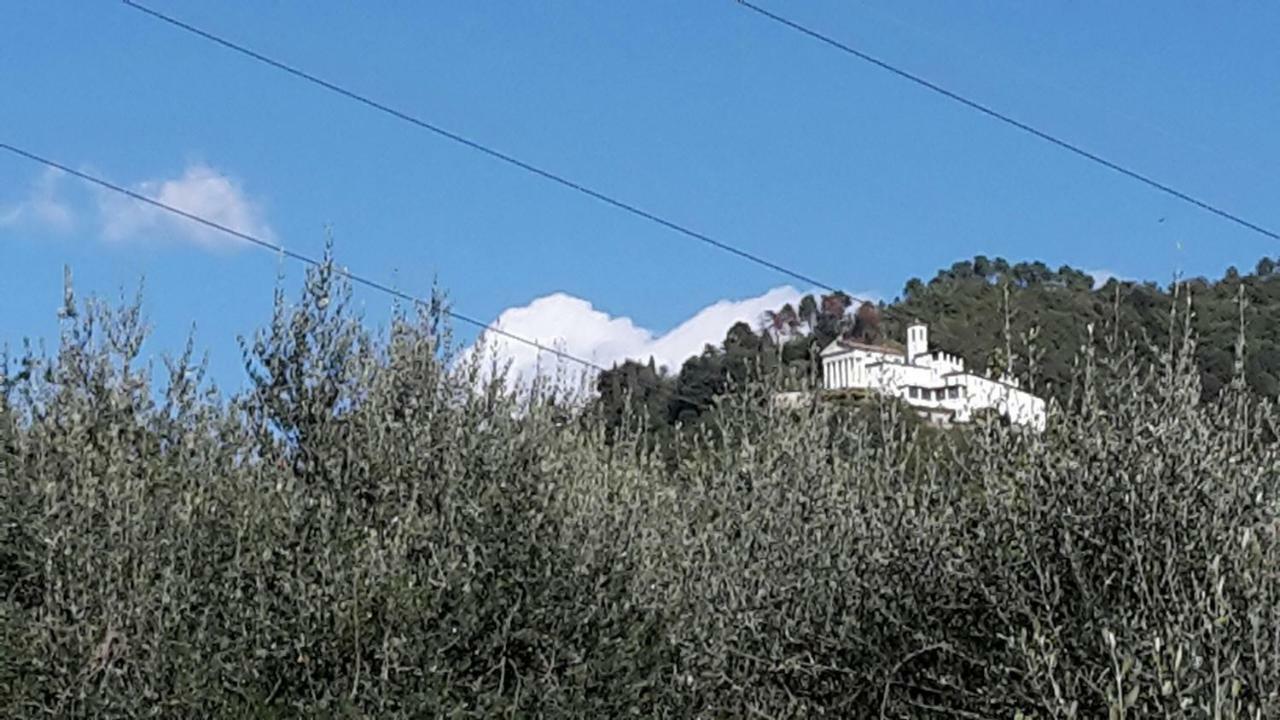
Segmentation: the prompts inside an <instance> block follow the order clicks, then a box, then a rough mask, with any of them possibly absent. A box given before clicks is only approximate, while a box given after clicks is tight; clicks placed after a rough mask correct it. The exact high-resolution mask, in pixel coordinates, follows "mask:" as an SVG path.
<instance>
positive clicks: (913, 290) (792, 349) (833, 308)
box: [598, 256, 1280, 435]
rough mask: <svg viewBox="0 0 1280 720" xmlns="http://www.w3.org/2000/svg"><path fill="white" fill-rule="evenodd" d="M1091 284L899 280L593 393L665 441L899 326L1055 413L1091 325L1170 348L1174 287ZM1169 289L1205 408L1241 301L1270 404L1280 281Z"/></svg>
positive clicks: (1014, 275) (622, 371)
mask: <svg viewBox="0 0 1280 720" xmlns="http://www.w3.org/2000/svg"><path fill="white" fill-rule="evenodd" d="M1094 285H1095V283H1094V279H1093V278H1092V277H1090V276H1089V275H1087V274H1085V273H1084V272H1082V271H1080V270H1076V269H1074V268H1071V267H1068V266H1063V267H1061V268H1059V269H1058V270H1056V271H1055V270H1052V269H1050V268H1049V267H1048V266H1046V265H1045V264H1044V263H1040V262H1023V263H1017V264H1013V265H1011V264H1010V263H1009V262H1007V261H1006V260H1004V259H1003V258H996V259H994V260H992V259H989V258H986V257H983V256H978V257H976V258H974V259H973V260H965V261H961V262H957V263H955V264H954V265H952V266H951V267H950V268H949V269H946V270H942V271H940V272H939V273H938V274H937V275H936V276H935V277H934V278H933V279H932V280H930V281H929V282H927V283H925V282H923V281H921V280H919V279H912V280H909V281H908V282H907V284H906V287H905V288H904V289H903V292H902V295H901V296H900V297H899V298H898V299H896V300H895V301H893V302H891V303H884V304H881V305H879V306H873V305H871V304H867V303H863V304H857V303H855V302H854V301H853V299H852V298H850V297H848V296H847V295H844V294H842V293H833V294H831V295H826V296H822V297H819V298H814V297H813V296H807V297H805V298H804V299H803V300H802V301H801V302H800V304H799V306H798V307H792V306H790V305H788V306H785V307H782V308H778V309H777V310H775V311H773V312H770V313H768V314H767V315H766V317H765V318H763V319H762V323H761V324H760V326H759V327H754V328H753V327H751V326H750V325H748V324H746V323H739V324H737V325H735V326H734V327H733V328H731V329H730V330H729V332H728V334H727V335H726V337H725V340H724V343H723V344H722V345H721V346H720V347H712V346H708V347H707V348H706V349H705V351H704V352H703V353H702V354H701V355H699V356H697V357H694V358H690V359H689V360H688V361H687V362H685V363H684V365H683V366H682V367H681V368H679V369H678V370H677V371H676V372H673V373H670V374H668V373H666V372H663V369H662V368H655V367H653V366H652V364H650V365H649V366H647V367H646V366H645V365H643V364H641V363H636V362H628V363H625V364H623V365H621V366H619V367H617V368H614V369H612V370H611V371H610V372H608V373H605V374H604V375H603V376H602V377H601V378H600V379H599V382H598V389H599V391H600V394H601V397H602V398H603V400H602V402H603V403H604V404H605V405H606V406H608V407H610V408H611V410H612V411H613V412H614V413H615V414H616V413H617V412H619V408H620V406H621V405H622V403H623V398H624V396H628V395H629V394H631V393H635V394H637V395H638V396H639V397H640V398H641V401H642V402H643V403H644V404H645V406H646V407H647V408H648V410H649V412H650V417H651V418H652V421H651V422H652V429H653V431H655V432H657V433H659V434H662V435H669V434H670V431H671V429H672V428H673V427H674V426H675V425H676V424H677V423H682V424H685V425H688V424H690V423H691V422H693V421H694V420H696V419H697V418H698V417H700V416H701V415H702V414H703V413H704V412H705V411H706V410H708V409H709V408H711V407H713V405H714V399H715V398H716V397H718V396H720V395H724V394H726V393H729V392H731V391H732V388H734V387H741V386H743V385H745V384H746V383H747V382H749V380H750V379H751V378H753V377H759V376H761V375H771V374H776V372H777V371H778V370H779V369H782V370H785V371H786V373H787V375H789V376H790V377H792V378H800V379H807V380H810V381H816V379H817V378H818V377H819V376H820V374H821V362H820V361H819V359H818V352H819V351H820V350H821V349H822V348H823V347H825V346H826V345H828V344H829V343H830V342H831V341H832V340H834V339H835V338H836V337H848V338H851V339H855V340H860V341H863V342H871V343H889V344H894V343H895V342H897V341H901V340H902V339H904V338H905V337H906V326H907V325H908V324H910V323H911V322H914V321H917V320H919V321H924V322H927V323H928V324H929V327H930V341H931V343H932V344H934V345H936V346H938V347H941V348H944V349H946V350H948V351H950V352H953V353H955V354H957V355H959V356H960V357H962V358H964V359H965V361H966V363H967V365H968V367H969V368H970V369H973V370H976V371H978V372H987V371H998V372H1004V371H1005V369H1006V368H1008V369H1009V370H1010V371H1011V372H1013V373H1015V374H1016V375H1018V376H1020V377H1021V378H1022V379H1023V380H1027V381H1030V383H1031V385H1032V386H1033V387H1034V388H1035V389H1036V391H1037V392H1038V393H1040V394H1043V395H1046V396H1049V397H1053V398H1055V399H1057V400H1059V401H1060V402H1062V401H1065V400H1066V398H1067V396H1068V394H1069V392H1070V388H1071V381H1072V372H1073V370H1072V363H1073V362H1074V361H1075V358H1076V355H1077V353H1078V352H1079V349H1080V346H1081V343H1083V342H1085V341H1086V338H1087V337H1088V335H1089V327H1090V326H1091V325H1092V326H1094V327H1100V326H1101V325H1102V324H1103V323H1105V322H1112V321H1113V320H1115V321H1117V324H1118V329H1119V331H1120V332H1121V333H1122V334H1123V335H1125V336H1127V337H1129V338H1130V339H1132V340H1133V342H1134V343H1135V344H1136V346H1137V351H1138V353H1139V357H1140V359H1141V360H1143V361H1147V362H1150V361H1154V360H1155V359H1156V357H1157V355H1158V353H1159V352H1161V351H1167V350H1168V348H1169V343H1170V341H1171V340H1176V332H1174V333H1173V335H1171V328H1170V316H1169V310H1170V308H1171V307H1172V306H1173V296H1172V293H1173V291H1174V285H1169V286H1166V287H1161V286H1159V285H1157V284H1156V283H1153V282H1123V281H1119V280H1115V279H1111V280H1108V281H1107V283H1106V284H1104V285H1102V286H1101V287H1097V288H1095V287H1094ZM1177 287H1178V288H1180V289H1181V290H1182V291H1185V292H1188V293H1190V294H1191V296H1192V298H1193V299H1194V303H1195V308H1196V312H1195V315H1194V318H1193V323H1194V330H1195V332H1196V333H1197V335H1198V337H1199V338H1200V340H1201V342H1200V345H1199V348H1198V350H1197V353H1196V367H1197V368H1198V370H1199V372H1200V383H1201V388H1202V391H1203V392H1204V394H1205V397H1206V398H1208V397H1211V396H1214V395H1217V394H1218V393H1219V392H1220V391H1221V390H1222V388H1223V387H1225V386H1226V385H1227V384H1228V383H1229V382H1230V380H1231V377H1232V372H1233V362H1234V356H1233V354H1232V350H1231V348H1232V347H1233V346H1234V342H1235V337H1236V334H1237V332H1238V330H1239V328H1240V325H1241V323H1240V303H1239V300H1240V299H1241V298H1242V297H1243V298H1244V299H1245V300H1246V301H1247V303H1248V305H1247V309H1246V314H1245V318H1244V321H1245V332H1246V337H1247V339H1248V342H1249V346H1250V352H1249V355H1248V358H1247V364H1246V367H1245V379H1246V382H1247V384H1248V386H1249V387H1250V388H1251V389H1252V390H1253V391H1254V392H1257V393H1259V394H1261V395H1263V396H1265V397H1271V398H1274V397H1277V396H1280V322H1277V321H1276V319H1277V318H1280V272H1277V266H1276V263H1275V261H1273V260H1271V259H1270V258H1263V259H1262V260H1260V261H1259V262H1258V264H1257V267H1256V269H1255V270H1254V272H1252V273H1249V274H1245V275H1241V274H1240V272H1239V271H1237V270H1236V269H1235V268H1229V269H1228V270H1227V272H1226V273H1225V274H1224V276H1223V277H1222V278H1221V279H1219V280H1216V281H1210V280H1207V279H1205V278H1192V279H1190V280H1182V281H1179V283H1178V284H1177ZM1095 341H1096V342H1101V340H1100V339H1096V340H1095ZM1032 361H1034V367H1032V366H1031V364H1032Z"/></svg>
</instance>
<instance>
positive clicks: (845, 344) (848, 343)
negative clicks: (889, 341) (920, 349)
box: [836, 338, 906, 355]
mask: <svg viewBox="0 0 1280 720" xmlns="http://www.w3.org/2000/svg"><path fill="white" fill-rule="evenodd" d="M836 342H837V343H839V344H840V347H842V348H847V349H849V350H866V351H868V352H877V353H884V354H885V355H906V353H904V352H902V351H901V350H899V349H897V348H894V347H889V346H888V345H869V344H867V343H860V342H854V341H852V340H845V339H843V338H839V339H837V340H836Z"/></svg>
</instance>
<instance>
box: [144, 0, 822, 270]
mask: <svg viewBox="0 0 1280 720" xmlns="http://www.w3.org/2000/svg"><path fill="white" fill-rule="evenodd" d="M122 1H123V2H124V4H125V5H127V6H128V7H131V8H133V9H134V10H137V11H139V12H142V13H145V14H147V15H150V16H151V17H153V18H156V19H158V20H161V21H163V22H165V23H168V24H169V25H172V26H173V27H176V28H180V29H182V30H185V31H187V32H189V33H191V34H193V35H197V36H199V37H202V38H204V39H206V40H208V41H210V42H213V43H216V44H218V45H221V46H222V47H225V48H227V49H229V50H234V51H235V52H237V53H240V54H241V55H244V56H246V57H249V58H252V59H254V60H257V61H258V62H261V63H264V64H266V65H270V66H271V67H273V68H276V69H277V70H281V71H283V72H285V73H288V74H290V75H292V76H294V77H296V78H300V79H302V80H305V81H307V82H309V83H312V84H314V85H318V86H320V87H322V88H324V89H326V90H329V91H330V92H334V93H337V94H338V95H341V96H343V97H345V98H347V99H349V100H354V101H356V102H358V103H360V104H362V105H365V106H367V107H370V108H373V109H374V110H377V111H379V112H382V113H385V114H387V115H390V116H392V117H394V118H396V119H398V120H402V121H404V122H407V123H409V124H410V125H413V126H414V127H417V128H419V129H422V130H427V131H429V132H432V133H435V134H436V135H438V136H440V137H443V138H446V139H448V140H451V141H453V142H455V143H458V144H459V145H463V146H465V147H468V148H471V149H472V150H475V151H477V152H480V153H483V154H485V155H488V156H489V157H491V158H493V159H495V160H500V161H502V162H504V163H506V164H508V165H511V166H514V167H517V168H520V169H521V170H524V171H526V172H529V173H532V174H534V175H537V176H538V177H541V178H543V179H546V180H550V181H551V182H554V183H556V184H557V185H560V186H562V187H566V188H569V189H570V190H574V191H576V192H578V193H581V194H582V195H586V196H587V197H590V198H592V199H594V200H598V201H600V202H602V203H605V204H606V205H609V206H612V207H614V208H617V209H619V210H623V211H625V212H627V213H630V214H631V215H634V216H636V217H640V218H644V219H645V220H648V221H650V222H653V223H657V224H658V225H661V226H662V227H665V228H667V229H668V230H672V231H675V232H677V233H679V234H681V235H684V236H685V237H688V238H692V239H694V240H698V241H700V242H703V243H705V244H707V245H710V246H712V247H714V248H717V249H719V250H722V251H724V252H727V253H730V254H732V255H736V256H737V257H739V258H742V259H743V260H747V261H749V262H752V263H755V264H756V265H759V266H761V267H765V268H768V269H770V270H773V271H775V272H778V273H781V274H783V275H786V276H788V277H790V278H792V279H795V280H799V281H800V282H803V283H808V285H809V286H810V287H817V288H821V289H823V290H827V291H829V292H836V291H837V288H835V287H834V286H833V285H831V284H829V283H824V282H822V281H820V280H817V279H814V278H812V277H810V276H808V275H805V274H804V273H801V272H798V271H795V270H791V269H789V268H786V267H784V266H782V265H779V264H778V263H775V262H773V261H772V260H768V259H765V258H763V257H761V256H759V255H756V254H755V253H752V252H750V251H747V250H743V249H741V248H739V247H735V246H734V245H731V244H729V243H727V242H724V241H721V240H717V239H715V238H713V237H711V236H710V235H707V234H706V233H702V232H699V231H697V230H694V229H692V228H690V227H689V226H687V225H684V224H682V223H678V222H675V221H673V220H668V219H666V218H664V217H662V216H660V215H657V214H655V213H652V212H650V211H648V210H645V209H643V208H641V207H639V206H637V205H635V204H633V203H630V202H627V201H625V200H620V199H618V198H616V197H614V196H612V195H608V194H605V193H603V192H601V191H599V190H594V189H592V188H590V187H588V186H586V185H583V184H582V183H580V182H577V181H575V180H571V179H569V178H567V177H565V176H564V175H561V174H559V173H556V172H553V171H551V170H547V169H545V168H543V167H539V166H537V165H534V164H533V163H530V162H526V161H524V160H521V159H519V158H517V157H515V156H513V155H510V154H507V153H505V152H503V151H501V150H497V149H494V148H493V147H491V146H489V145H486V144H484V143H482V142H479V141H477V140H473V139H471V138H468V137H466V136H464V135H461V134H459V133H457V132H454V131H452V130H448V129H446V128H444V127H442V126H440V125H437V124H435V123H433V122H430V121H428V120H424V119H422V118H420V117H418V116H416V115H413V114H411V113H409V112H407V111H405V110H399V109H397V108H394V107H392V106H390V105H388V104H386V103H383V102H380V101H378V100H374V99H372V98H370V97H369V96H367V95H364V94H361V93H359V92H356V91H354V90H349V89H347V88H345V87H343V86H341V85H338V84H337V83H334V82H331V81H329V80H325V79H323V78H321V77H318V76H316V75H313V74H311V73H309V72H307V71H305V70H301V69H299V68H297V67H295V66H293V65H289V64H287V63H285V62H282V61H280V60H276V59H274V58H271V57H268V56H266V55H263V54H262V53H260V52H258V51H256V50H251V49H250V48H248V47H245V46H244V45H241V44H239V43H236V42H233V41H231V40H228V39H226V38H224V37H221V36H219V35H215V34H214V33H212V32H209V31H208V30H203V29H201V28H198V27H196V26H194V25H191V24H190V23H186V22H183V21H181V20H178V19H177V18H174V17H171V16H169V15H166V14H164V13H162V12H160V11H158V10H153V9H151V8H149V7H146V6H145V5H141V4H139V3H137V2H134V1H133V0H122Z"/></svg>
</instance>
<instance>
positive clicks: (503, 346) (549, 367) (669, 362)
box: [467, 286, 874, 382]
mask: <svg viewBox="0 0 1280 720" xmlns="http://www.w3.org/2000/svg"><path fill="white" fill-rule="evenodd" d="M804 294H805V293H802V292H800V291H799V290H796V289H795V288H792V287H785V286H784V287H778V288H774V289H772V290H770V291H768V292H766V293H764V294H763V295H758V296H756V297H751V298H746V299H743V300H721V301H719V302H716V303H714V304H712V305H710V306H708V307H705V308H703V309H701V310H699V311H698V312H697V313H695V314H694V315H693V317H691V318H689V319H688V320H685V321H684V322H682V323H680V324H679V325H677V326H676V327H675V328H673V329H671V330H670V331H668V332H666V333H661V334H658V333H655V332H653V331H652V330H649V329H646V328H643V327H640V326H638V325H636V324H635V322H633V321H632V320H631V318H628V317H614V316H611V315H609V314H608V313H606V312H603V311H601V310H598V309H596V308H595V307H593V306H592V305H591V303H590V302H588V301H586V300H583V299H582V298H577V297H573V296H572V295H567V294H564V293H555V294H552V295H547V296H545V297H540V298H538V299H536V300H534V301H533V302H531V303H529V304H528V305H524V306H521V307H515V308H510V309H508V310H506V311H504V312H503V313H502V314H500V315H499V316H498V319H497V321H496V323H495V325H496V327H498V328H500V329H502V330H504V331H506V332H509V333H512V334H513V335H518V336H520V337H523V338H527V339H529V340H535V341H537V342H538V343H540V344H542V345H543V346H546V347H552V348H555V349H557V350H560V351H561V352H564V353H567V354H570V355H573V356H574V357H577V358H581V359H583V360H589V361H591V362H593V363H595V364H597V365H601V366H604V367H609V366H611V365H613V364H614V363H620V362H622V361H623V360H627V359H632V360H637V361H640V362H648V360H649V358H650V357H652V358H653V359H654V362H655V363H657V365H658V366H659V367H662V366H666V367H667V368H669V369H670V370H671V371H672V372H677V371H678V370H679V369H680V366H681V364H683V363H684V361H685V360H686V359H687V358H689V357H691V356H693V355H697V354H698V353H700V352H702V350H703V348H704V347H705V346H706V345H708V344H710V345H716V346H718V345H719V344H720V343H721V342H722V341H723V340H724V336H725V333H726V332H727V331H728V330H729V328H730V327H732V326H733V324H734V323H737V322H745V323H747V324H749V325H751V326H752V328H753V329H758V328H759V327H760V323H761V319H762V317H763V316H764V313H765V311H766V310H777V309H778V308H780V307H782V306H783V305H785V304H786V303H792V304H793V305H795V304H797V303H799V301H800V299H801V298H802V297H803V296H804ZM859 296H860V297H869V296H870V297H874V294H870V295H869V294H867V293H860V294H859ZM485 347H486V348H487V349H488V350H489V351H490V353H491V354H492V356H493V357H496V358H497V359H498V361H499V362H508V361H509V362H510V363H511V375H510V377H511V379H512V380H518V381H522V382H528V381H529V380H531V379H532V378H533V376H534V375H536V374H543V375H547V374H551V375H555V374H556V373H560V372H563V373H565V374H567V375H568V376H569V377H579V376H580V372H581V370H582V368H581V366H580V365H578V364H577V363H574V362H573V361H570V360H564V359H560V358H557V357H556V356H555V355H554V354H552V353H549V352H545V351H539V350H537V349H535V348H533V347H530V346H529V345H526V344H523V343H520V342H518V341H516V340H512V339H510V338H505V337H501V336H499V335H495V334H493V333H490V334H489V337H487V338H486V340H485ZM474 351H475V348H474V347H472V348H470V349H468V351H467V356H470V354H471V353H473V352H474Z"/></svg>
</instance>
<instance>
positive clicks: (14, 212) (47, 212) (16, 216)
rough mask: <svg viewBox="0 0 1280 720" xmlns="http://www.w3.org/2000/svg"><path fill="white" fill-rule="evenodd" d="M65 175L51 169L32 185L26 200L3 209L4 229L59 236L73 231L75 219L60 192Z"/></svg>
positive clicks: (0, 223) (0, 209)
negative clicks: (38, 230) (30, 229)
mask: <svg viewBox="0 0 1280 720" xmlns="http://www.w3.org/2000/svg"><path fill="white" fill-rule="evenodd" d="M64 174H65V173H63V172H62V171H61V170H57V169H54V168H47V169H46V170H45V171H44V172H43V173H41V174H40V176H39V177H37V178H36V180H35V181H34V182H33V183H32V184H31V190H30V192H29V193H28V195H27V197H26V199H24V200H22V201H20V202H18V203H17V204H16V205H0V227H21V228H26V227H35V228H42V229H48V230H52V231H54V232H59V233H65V232H68V231H69V230H71V229H72V228H73V227H74V226H75V217H74V215H73V213H72V212H71V207H70V206H69V205H68V204H67V203H66V202H65V201H64V200H63V199H62V198H61V197H60V195H59V192H58V190H59V185H60V183H61V180H62V177H63V175H64Z"/></svg>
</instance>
